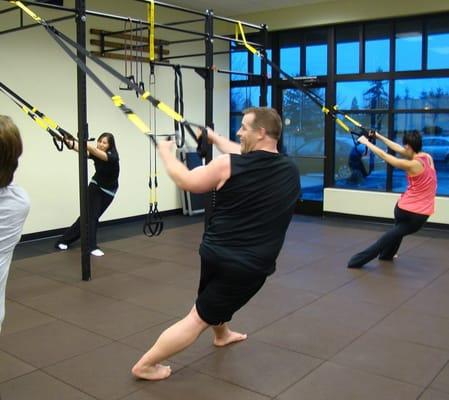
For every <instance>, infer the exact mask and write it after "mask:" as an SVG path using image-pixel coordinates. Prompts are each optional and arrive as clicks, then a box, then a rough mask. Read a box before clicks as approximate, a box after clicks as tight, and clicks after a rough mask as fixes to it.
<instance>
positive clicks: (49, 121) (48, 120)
mask: <svg viewBox="0 0 449 400" xmlns="http://www.w3.org/2000/svg"><path fill="white" fill-rule="evenodd" d="M42 119H43V120H44V121H45V123H46V124H47V125H48V126H49V127H50V128H52V129H57V128H58V124H57V123H56V122H55V121H53V120H52V119H51V118H49V117H47V116H46V115H44V117H43V118H42Z"/></svg>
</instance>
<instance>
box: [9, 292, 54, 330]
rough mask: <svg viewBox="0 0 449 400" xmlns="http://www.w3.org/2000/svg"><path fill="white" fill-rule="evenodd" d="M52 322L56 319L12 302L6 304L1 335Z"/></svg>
mask: <svg viewBox="0 0 449 400" xmlns="http://www.w3.org/2000/svg"><path fill="white" fill-rule="evenodd" d="M52 321H55V319H54V318H52V317H50V316H48V315H45V314H42V313H40V312H38V311H35V310H32V309H31V308H29V307H26V306H23V305H21V304H19V303H16V302H15V301H11V300H10V301H7V302H6V316H5V320H4V321H3V325H2V333H1V334H2V335H9V334H11V333H16V332H20V331H23V330H25V329H30V328H34V327H35V326H38V325H43V324H47V323H49V322H52Z"/></svg>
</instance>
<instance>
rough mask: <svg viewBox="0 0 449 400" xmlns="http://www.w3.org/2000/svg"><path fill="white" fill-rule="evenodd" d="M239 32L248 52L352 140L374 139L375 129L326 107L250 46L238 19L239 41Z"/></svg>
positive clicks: (314, 94) (316, 97) (306, 89)
mask: <svg viewBox="0 0 449 400" xmlns="http://www.w3.org/2000/svg"><path fill="white" fill-rule="evenodd" d="M239 34H240V35H241V37H242V40H241V41H243V44H244V46H245V47H246V49H247V50H248V51H249V52H251V53H252V54H254V55H256V56H258V57H260V58H261V59H263V60H265V62H266V63H267V64H268V65H269V66H270V67H271V68H273V69H274V70H275V71H277V72H278V73H279V75H282V76H284V77H285V78H286V79H287V80H288V81H289V82H290V83H291V84H292V85H293V86H295V87H296V88H297V89H299V90H301V91H302V92H303V93H304V94H305V95H306V96H308V97H309V98H310V100H312V101H313V102H314V103H315V104H316V105H318V106H319V107H320V108H321V111H322V112H323V113H325V114H326V115H330V116H331V117H332V118H333V119H334V120H335V122H336V123H337V124H338V125H340V127H341V128H342V129H343V130H344V131H345V132H347V133H350V134H351V135H352V137H353V140H355V141H356V139H355V138H358V137H360V136H366V137H367V138H368V139H369V140H370V141H373V140H374V138H375V134H374V133H375V130H373V129H371V128H367V127H364V126H363V125H362V124H361V123H360V122H358V121H356V120H355V119H354V118H351V117H350V116H349V115H347V114H344V113H342V112H340V111H338V110H337V107H336V106H334V107H331V108H328V107H326V105H325V102H324V101H323V100H322V99H321V98H320V96H318V95H317V94H316V93H314V92H313V91H311V90H310V89H308V88H307V87H305V86H304V85H303V84H302V83H300V82H298V81H297V80H295V79H294V78H293V77H292V76H291V75H289V74H288V73H286V72H285V71H283V70H282V69H281V68H280V67H279V66H278V65H276V64H274V63H273V62H272V61H271V60H269V59H268V58H267V57H266V56H265V55H264V54H262V53H261V52H260V51H258V50H257V49H256V48H254V47H253V46H251V45H250V44H249V43H248V42H247V41H246V37H245V32H244V31H243V26H242V23H241V22H240V21H237V24H236V26H235V39H236V40H237V41H239ZM338 115H341V116H342V117H343V118H344V119H345V120H347V121H349V122H350V123H351V124H352V125H354V127H355V128H353V129H351V128H350V127H349V126H348V125H346V123H345V122H344V121H343V120H341V119H340V118H338Z"/></svg>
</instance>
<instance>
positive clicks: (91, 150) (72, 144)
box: [64, 139, 108, 161]
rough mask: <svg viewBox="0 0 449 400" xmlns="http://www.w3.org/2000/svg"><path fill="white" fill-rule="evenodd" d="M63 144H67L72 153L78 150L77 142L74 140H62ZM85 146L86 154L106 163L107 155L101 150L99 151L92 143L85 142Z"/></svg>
mask: <svg viewBox="0 0 449 400" xmlns="http://www.w3.org/2000/svg"><path fill="white" fill-rule="evenodd" d="M64 142H65V143H66V144H67V146H69V148H70V149H71V150H73V151H78V150H79V146H78V141H76V140H74V139H64ZM86 146H87V154H92V155H94V156H95V157H97V158H99V159H100V160H103V161H108V154H107V153H106V152H105V151H103V150H99V149H98V148H97V146H96V145H95V144H94V143H90V142H87V144H86Z"/></svg>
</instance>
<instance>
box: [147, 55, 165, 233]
mask: <svg viewBox="0 0 449 400" xmlns="http://www.w3.org/2000/svg"><path fill="white" fill-rule="evenodd" d="M149 86H150V87H152V88H153V91H155V90H156V75H155V73H154V64H150V85H149ZM152 112H153V118H151V113H152ZM151 119H152V120H153V124H152V128H153V132H154V133H155V134H156V132H157V126H156V109H155V108H153V109H152V110H150V120H151ZM150 125H151V123H150ZM153 147H154V154H153V155H152V152H153ZM153 160H154V161H153ZM149 161H150V173H149V177H148V188H149V195H148V197H149V198H148V202H149V209H148V213H147V215H146V217H145V221H144V223H143V233H144V234H145V235H146V236H148V237H153V236H159V235H160V234H161V232H162V230H163V229H164V222H163V221H162V217H161V214H160V213H159V209H158V200H157V190H158V180H157V149H156V142H155V141H152V140H150V141H149ZM153 165H154V168H153Z"/></svg>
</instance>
